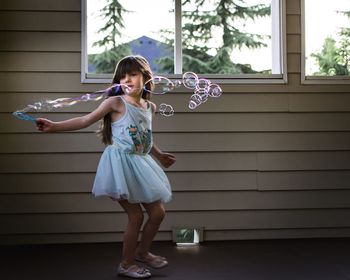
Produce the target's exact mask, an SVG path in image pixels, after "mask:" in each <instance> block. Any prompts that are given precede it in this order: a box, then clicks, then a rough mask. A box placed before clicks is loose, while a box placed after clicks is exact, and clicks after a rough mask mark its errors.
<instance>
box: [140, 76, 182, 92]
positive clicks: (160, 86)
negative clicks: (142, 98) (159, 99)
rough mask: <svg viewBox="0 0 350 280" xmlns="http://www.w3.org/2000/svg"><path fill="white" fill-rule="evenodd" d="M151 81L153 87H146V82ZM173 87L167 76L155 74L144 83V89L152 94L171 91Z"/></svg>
mask: <svg viewBox="0 0 350 280" xmlns="http://www.w3.org/2000/svg"><path fill="white" fill-rule="evenodd" d="M151 82H153V85H154V89H153V90H148V89H146V85H147V84H148V83H151ZM174 88H175V84H174V83H173V82H172V81H171V80H170V79H168V78H166V77H162V76H155V77H153V78H152V79H150V80H148V81H147V82H146V83H145V90H147V91H148V92H150V93H153V94H164V93H166V92H169V91H172V90H173V89H174Z"/></svg>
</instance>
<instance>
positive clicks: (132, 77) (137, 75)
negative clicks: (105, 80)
mask: <svg viewBox="0 0 350 280" xmlns="http://www.w3.org/2000/svg"><path fill="white" fill-rule="evenodd" d="M120 83H121V84H122V85H126V86H127V87H128V90H127V91H126V92H125V91H124V92H125V93H126V94H127V95H133V96H139V95H140V94H141V93H142V91H143V87H144V81H143V75H142V73H141V72H139V71H132V72H130V73H127V74H125V75H124V76H122V77H121V79H120Z"/></svg>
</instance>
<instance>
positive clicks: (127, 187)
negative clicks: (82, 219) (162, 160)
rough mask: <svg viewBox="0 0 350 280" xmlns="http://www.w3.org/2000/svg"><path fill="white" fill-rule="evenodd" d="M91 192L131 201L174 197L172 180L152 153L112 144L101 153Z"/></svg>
mask: <svg viewBox="0 0 350 280" xmlns="http://www.w3.org/2000/svg"><path fill="white" fill-rule="evenodd" d="M92 193H93V194H94V195H95V196H109V197H111V198H113V199H118V200H119V199H126V200H128V201H129V202H130V203H152V202H155V201H158V200H160V201H162V202H164V203H166V202H169V201H170V200H171V187H170V183H169V180H168V178H167V176H166V175H165V173H164V171H163V170H162V168H161V167H160V166H159V165H158V164H157V163H156V161H155V160H154V159H153V158H152V157H151V156H150V155H149V154H142V155H140V154H130V153H126V152H123V151H122V150H121V149H119V148H117V147H115V146H113V145H110V146H107V147H106V149H105V150H104V152H103V154H102V156H101V159H100V162H99V165H98V168H97V172H96V177H95V182H94V186H93V188H92Z"/></svg>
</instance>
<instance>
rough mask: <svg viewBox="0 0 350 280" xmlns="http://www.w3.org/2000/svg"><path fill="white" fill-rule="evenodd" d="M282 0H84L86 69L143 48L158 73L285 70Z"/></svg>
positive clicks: (267, 73) (105, 68) (107, 69)
mask: <svg viewBox="0 0 350 280" xmlns="http://www.w3.org/2000/svg"><path fill="white" fill-rule="evenodd" d="M282 2H283V1H282V0H220V1H219V0H206V1H204V0H149V1H141V0H134V1H128V0H83V6H84V7H83V13H85V15H84V16H85V18H86V22H85V23H84V22H83V25H85V26H83V33H82V34H83V37H82V40H83V44H85V47H84V46H83V52H82V61H83V64H85V65H83V68H84V69H83V71H84V73H82V78H83V79H84V78H86V77H88V75H92V76H93V75H100V74H109V75H111V74H112V73H113V71H114V68H115V64H116V63H117V62H118V61H119V59H120V58H122V57H123V56H125V55H129V54H140V55H142V56H144V57H145V58H146V59H147V60H148V61H149V62H150V64H151V67H152V70H153V72H154V73H156V74H159V75H173V74H183V73H185V72H187V71H191V72H195V73H198V74H207V75H214V76H217V77H224V78H227V77H234V76H235V75H240V76H249V77H251V76H253V77H255V76H259V75H260V76H263V77H265V78H266V77H267V78H268V77H272V76H273V75H275V78H276V76H278V75H279V77H277V78H281V75H282V74H283V69H282V68H283V67H282V65H283V61H282V60H283V57H282V40H281V33H282V24H281V23H282V20H281V17H282V15H281V11H282V8H281V3H282Z"/></svg>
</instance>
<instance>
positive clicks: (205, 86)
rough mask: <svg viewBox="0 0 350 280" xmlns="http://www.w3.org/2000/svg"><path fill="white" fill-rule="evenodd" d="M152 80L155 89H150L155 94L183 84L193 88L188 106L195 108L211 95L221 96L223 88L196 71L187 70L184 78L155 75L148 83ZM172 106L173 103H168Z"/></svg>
mask: <svg viewBox="0 0 350 280" xmlns="http://www.w3.org/2000/svg"><path fill="white" fill-rule="evenodd" d="M150 81H152V82H153V84H154V89H153V90H152V91H150V90H148V91H149V92H151V93H153V94H164V93H167V92H169V91H172V90H173V89H174V88H177V87H180V86H181V85H183V86H184V87H185V88H188V89H192V90H193V94H192V95H191V97H190V100H189V103H188V107H189V108H190V109H191V110H193V109H196V108H197V107H198V106H199V105H201V104H202V103H205V102H206V101H207V100H208V98H209V97H220V96H221V94H222V89H221V87H220V86H219V85H218V84H213V83H212V82H211V81H210V80H208V79H204V78H199V77H198V75H197V74H196V73H194V72H186V73H185V74H183V76H182V80H175V81H174V82H173V81H171V80H170V79H168V78H166V77H162V76H155V77H153V78H152V79H151V80H149V81H147V82H146V83H148V82H150ZM167 106H169V107H171V105H167Z"/></svg>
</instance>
